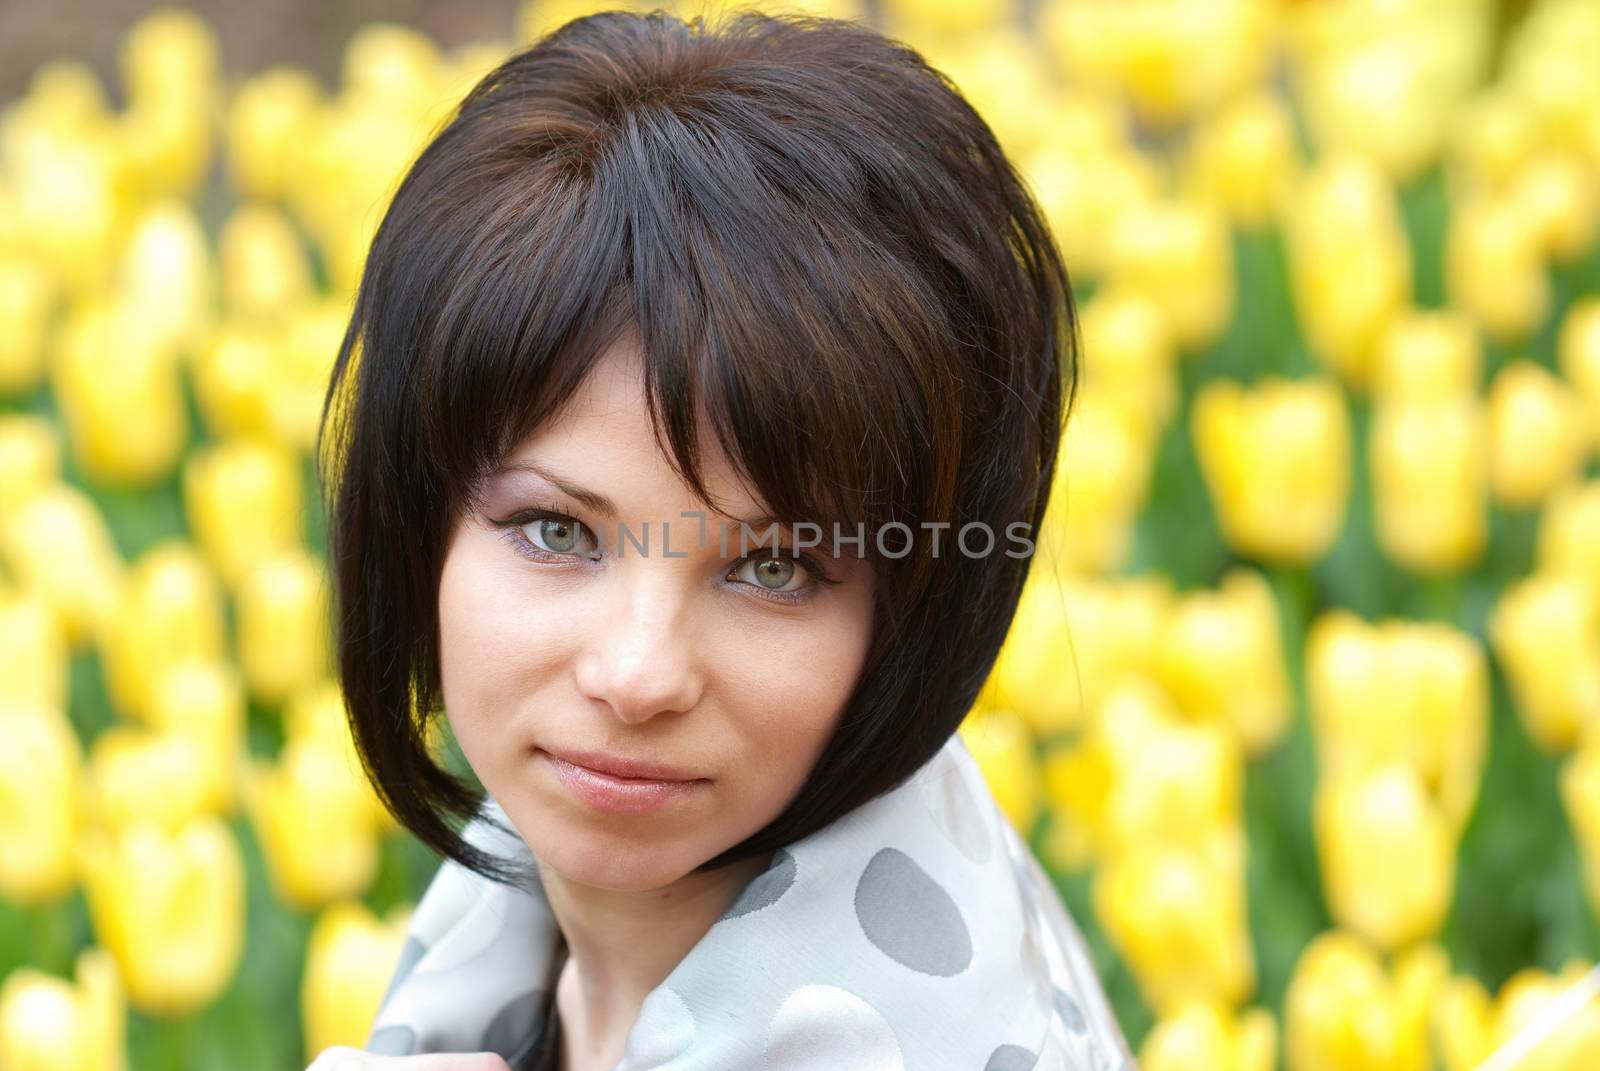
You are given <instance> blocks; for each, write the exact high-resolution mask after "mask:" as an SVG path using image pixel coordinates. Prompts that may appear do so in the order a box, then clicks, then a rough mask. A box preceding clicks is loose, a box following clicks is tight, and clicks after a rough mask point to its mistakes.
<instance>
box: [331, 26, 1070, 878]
mask: <svg viewBox="0 0 1600 1071" xmlns="http://www.w3.org/2000/svg"><path fill="white" fill-rule="evenodd" d="M626 331H632V332H635V333H636V337H637V339H638V341H639V345H640V347H641V349H642V353H643V360H644V365H645V368H644V375H645V384H646V398H647V403H648V406H649V409H650V412H651V419H652V422H653V424H654V427H655V429H656V433H657V436H658V439H659V440H660V441H661V442H662V444H663V451H664V452H665V453H666V454H667V456H668V457H669V458H670V459H671V460H672V463H673V465H674V467H675V469H676V470H677V471H678V472H679V474H680V476H681V477H682V478H683V479H684V480H685V482H686V483H687V484H688V485H689V487H690V488H691V489H692V490H693V491H694V492H695V493H696V494H698V495H699V496H700V497H701V498H702V499H703V500H706V501H708V502H709V501H710V495H709V494H708V493H707V491H706V489H705V488H704V486H703V484H702V483H701V479H700V474H699V467H698V466H699V459H698V458H697V457H696V455H695V450H694V444H695V436H696V430H695V429H696V427H697V416H698V417H700V418H703V419H710V420H711V421H712V422H713V424H714V427H715V432H716V436H717V441H718V442H719V443H720V444H721V445H722V447H723V449H724V450H725V451H726V452H727V455H728V457H729V458H730V459H731V460H732V461H733V462H734V464H735V466H736V467H737V468H738V469H739V470H740V472H741V474H742V475H743V476H745V478H747V479H748V480H749V481H750V484H751V486H753V487H754V488H756V489H758V490H759V491H760V493H761V495H762V496H763V498H764V499H765V503H766V504H767V505H769V506H770V507H771V508H772V511H773V513H774V515H775V516H777V517H778V518H779V519H781V520H783V521H784V522H785V523H789V524H793V523H795V522H797V521H813V522H821V523H827V522H829V521H832V520H838V521H840V522H841V523H842V524H843V525H845V526H846V528H847V529H848V530H849V531H850V532H854V531H855V530H856V529H855V525H856V524H857V523H861V524H864V525H865V529H866V531H867V532H868V533H869V538H868V540H867V547H866V553H867V555H868V557H869V558H871V559H872V566H873V569H874V570H875V574H876V576H877V583H876V590H877V593H878V594H877V602H876V606H875V608H874V622H873V629H874V631H873V638H872V642H871V646H870V649H869V652H868V654H867V660H866V663H865V666H864V668H863V671H862V674H861V677H860V679H859V681H858V682H857V685H856V687H855V689H854V691H853V693H852V694H851V697H850V700H849V702H848V704H847V706H846V708H845V711H844V714H843V716H842V718H841V719H840V723H839V725H838V727H837V729H836V731H835V733H834V735H833V737H832V738H831V739H830V740H829V742H828V744H827V745H826V747H825V749H824V750H823V752H822V754H821V757H820V758H819V760H818V762H817V764H816V766H815V767H814V769H813V771H812V773H811V775H810V778H809V780H808V781H807V782H806V784H805V785H804V786H803V787H802V789H801V791H800V792H799V794H798V796H797V797H796V798H795V800H794V802H793V803H792V804H791V806H790V807H789V808H788V809H787V810H786V811H784V813H783V814H781V815H779V816H778V817H777V818H776V819H775V820H774V821H773V822H771V823H770V824H769V825H768V826H766V827H765V828H763V829H761V830H759V831H758V832H756V833H755V834H753V835H752V836H750V837H749V838H747V839H746V840H745V841H743V842H741V843H739V844H737V845H734V846H732V847H730V848H729V849H728V850H726V851H725V852H723V853H722V854H721V855H719V856H717V857H715V858H713V859H711V860H708V861H707V862H706V863H705V864H703V865H702V866H701V868H700V869H702V870H703V869H708V868H711V867H715V866H720V865H723V864H726V863H729V862H732V861H734V860H737V859H742V858H746V857H749V856H753V855H757V854H760V853H763V852H767V851H771V850H773V849H775V848H778V847H781V846H784V845H786V844H789V843H791V842H793V841H794V840H797V839H798V838H800V837H802V836H805V835H806V834H808V833H811V832H813V831H815V830H817V829H819V828H821V827H822V826H824V825H827V824H828V823H830V822H832V821H833V820H835V819H837V818H839V817H840V816H841V815H843V814H845V813H846V812H847V811H849V810H851V809H853V808H855V807H857V806H858V805H860V804H862V803H865V802H866V801H868V800H870V799H872V798H874V797H875V796H877V795H879V794H881V793H883V792H886V791H888V790H889V789H891V788H893V787H895V786H896V785H898V784H900V783H901V782H902V781H903V780H904V779H905V778H906V777H907V776H909V775H910V774H911V773H912V772H914V771H915V770H916V769H917V768H918V767H920V766H921V765H923V764H924V763H925V762H926V761H927V760H928V759H929V758H931V757H932V755H933V754H934V752H936V751H937V750H938V749H939V747H940V746H941V745H942V744H944V743H945V742H946V741H947V740H948V739H949V737H950V735H951V733H953V732H954V731H955V730H956V728H957V726H958V725H959V724H960V722H961V720H962V718H963V717H964V716H965V714H966V713H967V711H968V709H969V707H970V706H971V705H972V702H973V701H974V699H975V698H976V696H977V694H978V691H979V689H980V687H981V686H982V684H983V682H984V680H985V679H986V677H987V676H988V673H989V671H990V668H991V666H992V664H993V662H994V659H995V656H996V654H997V652H998V651H999V648H1000V644H1001V642H1002V640H1003V639H1004V637H1005V635H1006V632H1007V630H1008V628H1009V625H1010V622H1011V619H1012V616H1013V614H1014V613H1015V609H1016V602H1017V597H1018V594H1019V592H1020V590H1021V587H1022V583H1023V580H1024V579H1025V577H1026V575H1027V572H1028V567H1029V564H1030V562H1031V557H1030V556H1026V555H1024V556H1012V555H1009V554H1006V553H1001V552H999V551H998V550H997V551H996V552H994V553H990V554H986V555H983V556H977V557H968V556H966V555H965V554H961V553H951V552H950V549H949V548H950V547H951V545H952V544H951V537H952V536H953V535H954V533H955V531H956V530H957V529H959V528H960V526H961V525H963V524H967V523H970V522H982V523H984V524H986V525H988V526H989V527H990V529H991V530H992V531H994V532H1001V531H1007V530H1008V526H1009V525H1013V524H1017V523H1026V524H1028V525H1031V526H1032V527H1031V528H1030V529H1028V531H1029V532H1030V533H1036V532H1037V529H1038V525H1039V523H1040V522H1041V520H1042V518H1043V516H1044V510H1045V506H1046V502H1047V498H1048V495H1049V489H1050V484H1051V477H1052V475H1053V471H1054V466H1055V455H1056V447H1057V444H1058V442H1059V440H1060V436H1061V432H1062V426H1063V423H1064V421H1065V419H1066V413H1067V410H1068V409H1069V408H1070V404H1071V400H1072V395H1073V391H1074V383H1075V376H1074V369H1075V352H1076V342H1075V339H1076V315H1075V312H1074V309H1073V303H1072V296H1071V291H1070V289H1069V286H1068V280H1067V275H1066V270H1065V268H1064V267H1063V266H1062V262H1061V257H1060V254H1059V251H1058V249H1057V248H1056V245H1055V242H1054V240H1053V238H1052V237H1051V235H1050V233H1049V230H1048V228H1047V226H1046V224H1045V222H1044V220H1043V217H1042V214H1041V212H1040V210H1039V208H1038V206H1037V204H1036V203H1035V201H1034V199H1033V197H1032V196H1031V195H1030V193H1029V191H1028V190H1027V188H1026V187H1025V185H1024V184H1023V182H1022V180H1021V179H1020V178H1019V177H1018V175H1017V173H1016V171H1015V170H1014V168H1013V167H1012V165H1011V164H1010V162H1009V161H1008V160H1007V159H1006V157H1005V155H1004V153H1003V152H1002V151H1001V149H1000V146H999V145H998V144H997V143H996V141H995V138H994V135H993V134H992V133H991V131H990V130H989V128H988V126H987V125H986V124H985V123H984V122H983V120H982V119H981V118H980V117H979V116H978V114H977V113H976V112H975V111H974V110H973V109H972V107H971V106H970V105H969V104H968V103H967V102H966V101H965V99H963V98H962V96H961V95H960V94H959V92H958V91H957V90H956V89H955V87H954V86H953V85H952V84H951V82H950V81H949V80H948V79H947V78H946V77H945V76H944V75H943V74H941V73H940V72H938V71H936V70H933V69H931V68H930V67H929V66H927V64H926V63H925V61H924V60H923V59H922V57H921V56H919V55H918V53H916V52H915V51H913V50H912V49H910V48H909V47H907V46H905V45H903V44H901V43H899V42H896V41H894V40H892V39H890V38H887V37H885V36H883V35H882V34H880V33H878V32H876V31H875V30H873V29H871V28H870V27H867V26H865V25H862V24H860V23H855V22H846V21H838V20H831V19H820V18H810V17H803V16H772V15H764V14H757V13H754V12H738V13H736V14H733V15H731V16H728V17H725V18H723V19H720V20H714V21H704V20H702V19H700V18H696V19H694V20H693V21H690V22H687V23H686V22H684V21H682V20H680V19H678V18H677V17H674V16H672V15H669V14H666V13H664V12H661V11H656V12H652V13H650V14H646V15H639V14H629V13H623V12H604V13H600V14H595V15H590V16H586V17H583V18H579V19H575V20H573V21H571V22H568V23H566V24H565V25H563V26H561V27H560V28H558V29H556V30H555V31H553V32H551V33H550V34H548V35H547V36H545V37H543V38H541V39H540V40H538V41H536V42H534V43H533V44H531V45H530V46H528V47H526V48H524V49H522V50H520V51H518V52H516V53H515V54H513V55H512V56H511V57H510V58H508V59H507V60H506V61H505V62H504V63H502V64H501V65H500V66H499V67H498V68H496V69H495V70H494V71H492V72H490V73H489V74H488V75H487V76H485V77H484V78H483V80H482V81H481V82H479V83H478V84H477V86H476V87H474V88H473V89H472V90H471V92H469V93H468V94H467V96H466V97H465V98H464V99H463V100H462V102H461V103H460V105H459V107H458V108H457V109H456V111H455V112H454V113H453V114H452V115H451V117H450V118H449V119H448V121H447V122H446V123H445V124H444V125H443V126H442V128H441V129H440V130H439V131H438V132H437V133H436V134H435V135H434V137H433V138H432V140H431V142H430V143H429V144H428V145H427V147H426V148H425V149H424V150H423V152H422V153H421V154H420V156H419V157H418V158H417V159H416V161H415V162H414V163H413V164H412V166H411V168H410V170H409V171H408V172H407V173H406V175H405V177H404V179H403V180H402V181H401V183H400V185H399V187H398V189H397V190H396V192H395V194H394V197H393V199H392V201H391V203H390V204H389V206H388V209H387V211H386V213H385V214H384V217H383V220H382V222H381V224H380V226H379V228H378V230H377V233H376V236H375V237H374V239H373V242H372V247H371V249H370V251H369V254H368V257H367V261H366V265H365V268H364V270H363V273H362V277H361V283H360V288H359V291H358V293H357V296H356V302H355V308H354V313H353V315H352V317H351V320H350V324H349V328H348V330H347V331H346V334H345V337H344V341H343V343H342V344H341V346H340V350H339V355H338V360H337V363H336V365H335V368H334V372H333V378H332V381H331V382H330V384H329V389H328V394H327V399H326V403H325V405H324V409H323V424H322V428H321V431H320V435H319V443H318V454H319V457H320V458H321V459H322V463H323V468H324V473H323V486H324V493H325V496H326V499H327V503H326V506H327V515H328V518H329V532H328V536H329V540H328V546H329V556H330V560H331V569H332V580H333V593H334V603H335V606H336V608H337V623H336V637H337V646H338V664H339V672H340V676H341V678H342V684H343V691H344V696H345V701H346V704H347V708H348V714H349V718H350V724H351V727H352V730H353V732H354V735H355V739H356V742H357V745H358V748H359V750H360V752H361V755H362V761H363V762H364V764H365V766H366V769H367V772H368V775H369V776H370V777H371V779H372V781H373V783H374V785H375V786H376V788H377V790H378V792H379V794H380V795H381V796H382V798H383V800H384V802H385V803H386V805H387V806H388V807H389V809H390V810H391V811H392V812H393V813H394V814H395V816H396V817H397V818H398V819H399V820H400V821H401V822H402V823H404V824H405V825H406V826H407V827H408V828H409V829H410V830H411V831H412V832H413V833H415V834H416V836H417V837H418V838H419V839H421V840H422V841H423V842H424V843H426V844H427V845H429V846H430V847H432V848H433V849H435V850H436V851H438V852H440V853H442V854H443V855H445V856H447V857H449V858H452V859H454V860H456V861H457V862H460V863H462V864H463V865H466V866H468V867H471V868H472V869H474V870H477V871H478V872H479V873H482V874H484V875H486V876H490V877H495V878H497V879H500V880H513V878H514V875H512V874H511V873H510V872H509V871H506V870H504V869H503V868H502V867H501V865H500V864H499V862H497V861H496V859H495V858H494V857H492V856H489V855H486V854H484V853H481V852H479V851H478V850H477V849H475V848H474V847H473V846H472V845H470V844H467V843H466V842H464V841H463V840H462V839H461V837H460V835H459V833H458V832H457V831H456V828H457V827H456V825H455V824H453V823H452V822H451V821H449V820H448V819H460V820H463V821H464V820H466V819H467V818H469V817H471V816H472V815H473V814H474V813H476V811H477V808H478V806H479V804H480V803H481V802H482V796H481V794H480V792H479V790H478V789H477V788H476V787H474V786H473V785H471V784H469V783H468V782H466V781H464V780H462V779H461V778H459V777H457V776H456V775H454V774H452V773H451V772H449V771H448V770H445V769H443V768H441V767H440V766H439V765H438V764H437V763H436V762H435V761H434V759H433V757H432V756H431V755H430V753H429V751H428V748H427V747H426V744H425V729H426V726H427V722H428V719H430V718H433V717H437V716H438V715H439V713H440V707H441V703H442V700H441V692H440V679H439V658H438V601H437V600H438V586H439V577H440V574H441V571H442V567H443V560H444V552H445V549H446V546H447V541H448V537H449V535H450V533H451V531H452V529H453V527H454V524H455V522H456V520H457V518H458V517H459V516H460V515H461V512H462V511H463V509H464V508H465V507H466V506H467V505H468V504H469V503H470V502H471V501H472V499H473V497H474V494H475V490H476V489H477V488H479V487H480V486H481V480H482V478H483V476H484V475H485V474H486V473H488V472H491V471H493V470H494V469H495V468H496V467H497V465H499V464H500V463H501V462H503V461H504V460H505V459H506V458H507V457H508V456H509V455H510V453H511V452H512V451H513V450H514V449H515V447H516V446H517V444H519V443H520V442H521V441H522V440H523V439H525V437H526V436H527V435H528V434H529V433H530V432H531V431H532V430H533V429H534V428H535V427H537V426H538V425H539V424H540V423H541V422H542V421H545V420H547V419H549V418H550V417H551V416H552V415H553V414H554V413H555V412H556V411H557V410H558V409H559V408H560V407H561V405H562V404H563V402H564V401H565V400H566V399H567V398H568V397H569V396H570V395H571V394H572V392H573V390H574V388H575V387H576V386H577V385H578V384H579V382H580V381H581V380H582V379H583V377H584V376H585V374H586V373H587V371H588V369H589V368H590V367H591V365H592V364H593V363H594V361H595V360H596V358H597V357H598V355H599V354H600V353H601V352H602V351H603V350H604V349H605V348H606V346H607V345H608V344H609V343H610V342H611V341H613V340H614V339H616V338H618V337H619V336H620V335H621V334H622V333H623V332H626ZM890 521H898V522H901V523H903V524H906V525H909V526H910V527H911V528H913V529H918V527H919V526H920V525H922V524H923V523H925V522H929V523H931V522H949V523H950V524H951V525H952V528H951V529H950V530H949V531H948V532H946V533H944V535H945V538H944V548H945V550H944V552H943V553H942V554H941V555H939V556H938V557H935V556H934V555H933V553H932V548H931V540H930V539H927V538H921V537H919V538H917V539H915V540H913V541H912V542H911V550H910V552H909V553H906V554H905V555H904V556H901V557H895V556H886V555H884V554H881V553H879V552H878V548H877V546H876V545H875V541H874V540H873V538H872V537H871V535H870V534H871V533H874V532H877V531H878V530H879V529H880V527H881V526H882V525H884V524H885V523H886V522H890ZM885 544H886V545H887V546H889V547H890V549H891V550H892V551H896V552H898V550H899V548H900V541H899V540H898V539H897V538H896V537H895V535H893V534H892V530H891V535H890V536H888V537H886V539H885ZM774 746H782V742H774Z"/></svg>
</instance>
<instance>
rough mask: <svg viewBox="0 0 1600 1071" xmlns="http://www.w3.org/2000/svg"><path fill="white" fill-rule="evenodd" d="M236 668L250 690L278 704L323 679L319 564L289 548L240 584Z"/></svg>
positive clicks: (326, 623) (325, 618)
mask: <svg viewBox="0 0 1600 1071" xmlns="http://www.w3.org/2000/svg"><path fill="white" fill-rule="evenodd" d="M237 611H238V631H239V666H240V668H241V669H242V670H243V671H244V679H245V684H246V686H247V687H248V688H249V690H250V694H251V695H253V696H255V697H256V698H257V699H258V700H260V701H261V702H262V703H265V704H267V705H269V706H276V705H278V704H280V703H282V702H283V701H284V700H285V699H287V698H288V697H289V696H290V694H292V693H293V692H294V691H296V690H297V689H299V688H303V687H306V686H308V685H310V684H312V683H313V682H315V681H317V680H318V679H320V678H321V676H322V675H323V673H325V672H326V671H327V668H328V663H329V660H330V654H331V652H330V638H329V629H330V625H331V622H330V618H331V612H330V610H329V605H328V584H327V577H326V574H325V571H324V569H323V565H322V562H321V561H320V560H319V559H317V558H315V557H313V556H312V555H311V554H310V553H309V552H307V551H305V550H300V549H295V550H289V551H286V552H284V553H281V554H277V555H275V556H274V557H272V558H269V559H267V560H266V561H265V562H263V563H262V564H261V565H259V566H257V567H256V568H255V569H252V570H251V571H250V572H249V573H248V574H247V575H246V576H245V578H244V582H243V583H242V584H241V585H240V586H239V598H238V603H237Z"/></svg>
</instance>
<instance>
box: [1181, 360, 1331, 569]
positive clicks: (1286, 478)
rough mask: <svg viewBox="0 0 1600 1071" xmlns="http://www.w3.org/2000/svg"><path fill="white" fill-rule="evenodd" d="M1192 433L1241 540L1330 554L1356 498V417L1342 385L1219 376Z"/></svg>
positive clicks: (1287, 552)
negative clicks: (1246, 382)
mask: <svg viewBox="0 0 1600 1071" xmlns="http://www.w3.org/2000/svg"><path fill="white" fill-rule="evenodd" d="M1190 432H1191V435H1192V437H1193V440H1194V448H1195V454H1196V457H1197V459H1198V461H1199V464H1200V472H1201V475H1202V476H1203V477H1204V478H1205V482H1206V487H1207V489H1208V490H1209V491H1210V492H1211V501H1212V505H1213V508H1214V509H1215V510H1216V514H1217V521H1218V523H1219V525H1220V527H1221V529H1222V534H1223V537H1224V538H1225V539H1226V540H1227V541H1228V543H1229V544H1230V545H1231V546H1232V547H1234V549H1236V550H1238V551H1239V552H1240V553H1242V554H1247V555H1251V556H1253V557H1258V558H1263V559H1267V560H1272V561H1282V562H1297V563H1305V562H1311V561H1315V560H1317V559H1318V558H1320V557H1322V555H1323V554H1325V553H1327V551H1328V549H1329V548H1330V547H1331V546H1332V545H1333V542H1334V540H1335V539H1336V538H1337V537H1338V535H1339V532H1340V530H1341V528H1342V527H1343V525H1344V516H1345V507H1346V504H1347V503H1348V501H1349V497H1350V453H1351V445H1350V423H1349V417H1348V415H1347V414H1346V412H1345V402H1344V396H1343V392H1342V391H1341V390H1340V389H1339V387H1338V385H1337V384H1335V383H1334V382H1332V381H1331V380H1284V379H1277V378H1268V379H1265V380H1263V381H1262V382H1260V383H1258V384H1256V385H1255V386H1253V387H1243V386H1240V385H1239V384H1237V383H1233V382H1230V381H1228V380H1212V381H1211V382H1209V383H1207V384H1206V385H1205V386H1203V387H1201V388H1200V391H1199V393H1198V394H1197V395H1196V397H1195V401H1194V408H1193V410H1192V413H1191V416H1190Z"/></svg>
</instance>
